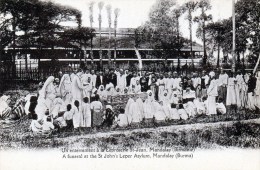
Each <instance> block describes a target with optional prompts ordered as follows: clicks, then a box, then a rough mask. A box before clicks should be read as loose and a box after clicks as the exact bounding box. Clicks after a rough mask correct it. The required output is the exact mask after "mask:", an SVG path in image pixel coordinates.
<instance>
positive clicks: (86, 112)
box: [80, 97, 91, 128]
mask: <svg viewBox="0 0 260 170" xmlns="http://www.w3.org/2000/svg"><path fill="white" fill-rule="evenodd" d="M80 120H81V122H80V127H83V128H90V127H91V108H90V104H89V98H88V97H85V98H83V103H82V119H80Z"/></svg>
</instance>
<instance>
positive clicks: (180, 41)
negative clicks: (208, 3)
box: [172, 6, 185, 57]
mask: <svg viewBox="0 0 260 170" xmlns="http://www.w3.org/2000/svg"><path fill="white" fill-rule="evenodd" d="M184 12H185V9H184V8H183V7H179V6H178V7H177V8H175V9H174V10H173V11H172V16H173V19H174V20H175V22H176V31H177V42H178V43H177V49H178V57H179V56H180V52H181V47H182V44H183V39H182V37H181V36H180V35H181V33H180V22H179V19H180V17H181V15H182V14H183V13H184Z"/></svg>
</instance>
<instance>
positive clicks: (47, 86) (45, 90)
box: [39, 76, 56, 99]
mask: <svg viewBox="0 0 260 170" xmlns="http://www.w3.org/2000/svg"><path fill="white" fill-rule="evenodd" d="M54 80H55V78H54V77H53V76H50V77H48V79H47V80H46V81H45V83H44V85H43V87H42V89H41V90H40V92H39V97H40V98H41V97H42V98H44V99H47V98H55V97H56V95H55V88H54V85H53V82H54Z"/></svg>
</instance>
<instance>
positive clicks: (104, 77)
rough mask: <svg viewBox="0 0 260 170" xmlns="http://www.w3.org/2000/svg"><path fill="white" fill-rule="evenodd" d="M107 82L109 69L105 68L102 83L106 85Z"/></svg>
mask: <svg viewBox="0 0 260 170" xmlns="http://www.w3.org/2000/svg"><path fill="white" fill-rule="evenodd" d="M109 82H110V81H109V69H107V68H106V69H105V72H104V75H103V85H104V86H105V87H106V86H107V84H109Z"/></svg>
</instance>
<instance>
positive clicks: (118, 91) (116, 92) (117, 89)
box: [113, 86, 122, 96]
mask: <svg viewBox="0 0 260 170" xmlns="http://www.w3.org/2000/svg"><path fill="white" fill-rule="evenodd" d="M121 94H122V93H121V90H120V88H119V87H118V86H116V88H115V90H114V93H113V96H118V95H121Z"/></svg>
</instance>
